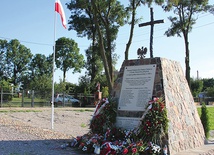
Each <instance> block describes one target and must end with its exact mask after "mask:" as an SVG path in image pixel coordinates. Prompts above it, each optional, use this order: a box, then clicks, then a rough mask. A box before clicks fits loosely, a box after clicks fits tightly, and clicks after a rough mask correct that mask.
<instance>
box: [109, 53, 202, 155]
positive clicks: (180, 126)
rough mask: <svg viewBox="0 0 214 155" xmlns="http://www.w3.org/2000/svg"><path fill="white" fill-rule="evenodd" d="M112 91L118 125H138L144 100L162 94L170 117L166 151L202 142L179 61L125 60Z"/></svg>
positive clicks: (172, 152) (177, 149)
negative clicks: (115, 103)
mask: <svg viewBox="0 0 214 155" xmlns="http://www.w3.org/2000/svg"><path fill="white" fill-rule="evenodd" d="M112 95H113V97H115V98H116V100H117V102H118V110H117V123H116V125H117V126H119V127H123V128H127V129H129V128H130V127H131V128H133V127H135V126H137V125H138V123H139V120H140V117H141V116H142V115H143V113H144V111H145V104H146V103H147V102H148V101H149V100H151V99H152V97H164V99H165V104H166V109H167V117H168V119H169V124H168V125H169V128H168V139H167V141H168V150H169V154H171V155H173V154H175V153H177V152H181V151H184V150H187V149H190V148H196V147H200V146H202V145H204V140H205V134H204V130H203V126H202V124H201V120H200V118H199V115H198V112H197V109H196V106H195V104H194V100H193V97H192V95H191V92H190V89H189V86H188V84H187V81H186V78H185V76H184V73H183V70H182V68H181V66H180V64H179V63H178V62H176V61H171V60H168V59H165V58H159V57H157V58H150V59H137V60H126V61H124V62H123V64H122V67H121V69H120V72H119V74H118V78H117V80H116V81H115V85H114V91H113V94H112Z"/></svg>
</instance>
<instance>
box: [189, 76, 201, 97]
mask: <svg viewBox="0 0 214 155" xmlns="http://www.w3.org/2000/svg"><path fill="white" fill-rule="evenodd" d="M190 87H191V92H192V95H193V96H194V97H198V94H199V93H200V92H202V89H203V81H202V80H198V79H196V80H194V79H191V81H190Z"/></svg>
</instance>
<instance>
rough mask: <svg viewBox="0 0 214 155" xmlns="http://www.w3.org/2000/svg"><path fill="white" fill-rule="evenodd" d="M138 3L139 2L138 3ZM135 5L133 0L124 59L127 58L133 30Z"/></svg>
mask: <svg viewBox="0 0 214 155" xmlns="http://www.w3.org/2000/svg"><path fill="white" fill-rule="evenodd" d="M138 5H139V4H138ZM136 7H137V6H136ZM136 7H135V0H133V3H132V21H131V29H130V34H129V40H128V43H127V44H126V49H125V60H128V59H129V48H130V46H131V43H132V38H133V32H134V26H135V15H136Z"/></svg>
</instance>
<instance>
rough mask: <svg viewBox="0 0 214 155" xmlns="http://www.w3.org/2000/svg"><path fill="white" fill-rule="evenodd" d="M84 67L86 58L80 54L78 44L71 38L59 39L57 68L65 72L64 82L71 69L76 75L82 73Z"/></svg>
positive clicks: (57, 44) (57, 43) (57, 42)
mask: <svg viewBox="0 0 214 155" xmlns="http://www.w3.org/2000/svg"><path fill="white" fill-rule="evenodd" d="M83 66H84V57H83V55H82V54H80V53H79V48H78V45H77V43H76V42H75V41H74V40H72V39H69V38H65V37H62V38H59V39H58V40H57V41H56V67H57V68H60V70H62V71H63V82H65V78H66V72H67V71H68V70H69V69H73V73H76V72H80V71H81V68H83Z"/></svg>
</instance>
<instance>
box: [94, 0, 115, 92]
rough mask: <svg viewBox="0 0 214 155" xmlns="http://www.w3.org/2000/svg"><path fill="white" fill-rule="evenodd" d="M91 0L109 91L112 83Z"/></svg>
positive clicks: (95, 11)
mask: <svg viewBox="0 0 214 155" xmlns="http://www.w3.org/2000/svg"><path fill="white" fill-rule="evenodd" d="M91 2H92V5H93V8H94V20H95V25H96V30H97V32H98V38H99V47H100V53H101V57H102V59H103V65H104V69H105V73H106V78H107V82H108V87H109V92H111V91H112V89H113V84H112V81H111V76H110V72H109V67H108V62H107V58H106V54H105V48H104V44H103V35H102V32H101V30H100V27H99V23H98V21H97V8H96V5H95V2H94V0H92V1H91Z"/></svg>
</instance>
